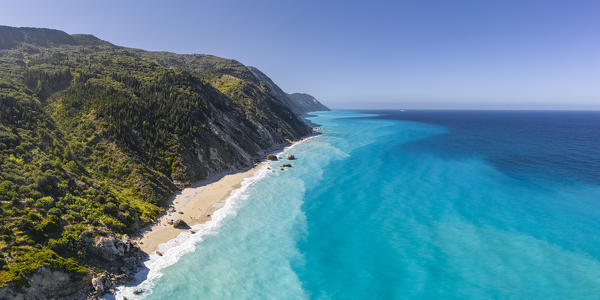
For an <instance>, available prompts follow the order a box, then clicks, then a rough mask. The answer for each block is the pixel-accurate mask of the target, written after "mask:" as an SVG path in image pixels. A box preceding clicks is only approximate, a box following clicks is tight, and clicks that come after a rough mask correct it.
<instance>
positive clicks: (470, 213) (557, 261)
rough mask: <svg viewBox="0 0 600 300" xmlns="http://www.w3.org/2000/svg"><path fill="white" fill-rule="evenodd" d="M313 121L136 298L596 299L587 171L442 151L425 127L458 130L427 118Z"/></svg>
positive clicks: (435, 134)
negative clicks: (285, 161)
mask: <svg viewBox="0 0 600 300" xmlns="http://www.w3.org/2000/svg"><path fill="white" fill-rule="evenodd" d="M311 120H312V121H313V122H315V123H318V124H321V125H322V131H323V135H321V136H318V137H315V138H313V139H311V140H309V141H307V142H305V143H302V144H299V145H297V146H296V147H294V148H293V149H291V150H289V152H291V153H293V154H294V155H295V156H296V157H297V158H298V159H297V160H296V161H294V162H292V163H293V167H292V168H291V169H288V170H286V171H283V172H281V171H279V168H278V166H279V165H280V164H281V162H274V163H272V165H273V170H267V171H268V172H267V173H266V175H264V177H263V178H262V179H261V180H258V181H256V182H255V183H253V184H252V185H250V186H249V187H248V188H247V189H246V190H245V192H244V195H245V196H244V197H239V199H238V200H237V201H235V204H234V205H233V206H232V207H230V208H227V209H229V210H230V211H231V212H235V213H234V214H233V215H230V216H228V217H227V218H225V219H224V220H223V221H222V222H221V223H220V225H219V226H218V228H216V229H215V230H214V231H213V232H212V233H211V234H207V235H206V236H204V240H203V241H202V242H200V243H197V244H196V248H195V251H193V252H189V253H187V254H184V255H182V256H181V257H180V258H179V260H178V262H176V263H175V264H172V265H170V266H167V267H165V268H163V269H161V270H160V272H159V273H160V274H161V276H160V277H152V279H151V280H148V281H146V282H145V283H144V284H142V286H144V289H145V290H144V293H143V294H141V295H140V297H142V298H145V299H168V298H172V299H406V298H417V299H440V298H442V299H481V298H516V299H519V298H520V299H532V298H533V299H540V298H544V299H598V298H600V260H599V259H600V234H599V233H600V186H598V185H597V184H595V183H594V181H593V180H581V181H578V180H571V179H570V178H569V176H568V173H564V172H563V173H560V172H559V173H558V174H561V175H560V176H562V177H548V176H536V175H535V174H536V172H538V173H539V174H548V173H551V172H549V171H548V172H544V168H545V167H540V168H539V169H538V170H534V171H532V170H531V169H530V168H528V169H527V172H517V173H511V172H510V171H508V169H504V167H503V166H500V165H499V164H498V163H495V162H494V161H492V160H491V159H489V157H488V156H491V155H489V154H486V152H481V151H479V152H477V151H475V152H468V151H467V152H465V153H466V154H465V153H462V155H442V153H444V151H446V152H448V151H449V150H450V148H449V147H451V144H450V143H446V142H439V143H438V142H435V143H432V142H431V141H432V139H438V138H444V137H448V136H450V137H452V134H454V132H455V130H454V129H453V128H452V127H445V126H441V125H439V124H437V125H434V124H435V122H431V123H429V124H427V123H423V122H414V121H406V120H395V119H391V118H388V119H386V118H375V117H374V116H372V115H368V114H364V113H360V112H353V111H333V112H322V113H318V114H317V116H315V117H312V118H311ZM584 125H585V124H584ZM499 128H502V126H500V127H499ZM505 130H506V129H504V130H503V131H505ZM459 133H460V132H459ZM460 134H462V135H465V137H466V138H468V137H469V134H470V133H469V132H462V133H460ZM509 136H511V135H509ZM479 138H480V139H481V137H479ZM486 138H489V141H487V143H493V141H494V137H493V136H487V137H486ZM550 140H552V139H550ZM436 141H437V140H436ZM442 141H443V139H442ZM432 145H434V146H432ZM521 146H523V145H522V144H521ZM547 146H548V147H552V145H547ZM432 147H435V148H436V149H435V150H436V151H432ZM444 147H448V148H444ZM503 147H507V145H505V144H503ZM468 148H469V149H470V148H476V147H470V146H469V147H468ZM495 149H502V147H500V146H498V147H495ZM498 151H500V150H498ZM502 151H504V150H502ZM505 152H506V151H505ZM523 153H524V152H523ZM500 154H501V153H500ZM500 154H498V157H500V158H501V157H502V156H501V155H500ZM521 156H523V157H524V156H525V155H524V154H523V155H521ZM592 158H593V157H592ZM515 159H516V158H515ZM506 168H509V167H506ZM594 171H595V170H591V171H590V172H591V173H590V172H588V173H589V174H591V175H590V176H589V178H592V179H594V173H593V172H594ZM581 172H586V171H585V170H582V171H581ZM565 174H567V175H565ZM589 174H588V175H589ZM565 176H566V177H567V178H566V180H565ZM557 178H559V179H561V180H557ZM586 178H587V177H586ZM150 287H151V288H150Z"/></svg>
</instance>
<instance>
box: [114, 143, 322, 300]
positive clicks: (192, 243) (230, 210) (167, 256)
mask: <svg viewBox="0 0 600 300" xmlns="http://www.w3.org/2000/svg"><path fill="white" fill-rule="evenodd" d="M316 136H318V135H313V136H310V137H307V138H305V139H302V140H300V141H298V142H296V143H293V144H292V145H290V146H288V147H286V148H284V149H283V150H282V151H280V152H279V153H277V155H281V154H283V153H285V152H287V151H289V150H290V149H292V148H293V147H295V146H296V145H298V144H300V143H304V142H306V141H308V140H310V139H312V138H314V137H316ZM269 166H270V164H265V165H263V166H262V167H261V168H260V169H259V170H258V171H256V173H254V174H253V175H252V176H251V177H248V178H245V179H244V180H243V181H242V183H241V187H240V188H238V189H235V190H233V191H232V192H231V194H230V195H229V196H228V197H227V198H226V199H225V200H224V201H223V202H222V204H221V205H222V206H221V207H220V208H219V209H217V210H216V211H215V212H214V213H213V214H212V216H211V219H210V220H209V221H207V222H205V223H202V224H196V225H194V226H192V230H194V231H196V233H195V234H191V233H190V232H188V231H185V232H182V233H180V234H179V235H178V236H177V237H176V238H174V239H172V240H170V241H168V242H166V243H163V244H160V245H158V247H157V250H158V251H159V252H160V253H161V254H162V256H159V255H157V254H156V252H153V253H152V254H150V257H149V259H148V260H147V261H146V262H144V266H145V268H144V269H142V270H141V271H140V272H138V273H137V274H136V275H135V282H134V284H132V285H126V286H119V287H117V288H116V289H115V294H114V295H105V296H104V299H107V300H108V299H122V298H123V297H127V299H139V298H143V297H145V296H148V295H149V294H151V291H152V288H153V287H154V284H155V282H156V281H157V279H159V278H160V277H162V275H163V274H162V272H161V271H162V270H163V269H164V268H166V267H168V266H171V265H173V264H175V263H176V262H177V261H179V259H180V258H181V257H182V256H183V255H185V254H187V253H190V252H194V251H195V250H196V246H197V244H198V243H200V242H202V241H203V240H204V238H205V237H206V236H207V235H209V234H216V233H217V229H218V228H219V227H220V226H221V224H222V223H223V220H224V219H225V218H227V217H229V216H234V215H235V214H236V213H237V210H236V209H237V208H238V207H239V203H240V202H241V201H244V200H245V199H247V198H248V195H247V193H246V191H247V190H248V188H249V187H250V186H252V185H253V184H254V183H256V182H257V181H259V180H261V179H262V178H264V177H265V176H266V175H267V174H269V173H270V172H271V171H270V168H269ZM138 289H141V290H142V291H144V292H143V294H140V295H136V294H134V291H135V290H138Z"/></svg>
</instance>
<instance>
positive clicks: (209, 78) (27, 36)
mask: <svg viewBox="0 0 600 300" xmlns="http://www.w3.org/2000/svg"><path fill="white" fill-rule="evenodd" d="M0 45H1V47H0V48H2V49H0V163H1V165H0V201H1V202H0V298H3V297H10V296H7V295H13V294H3V293H5V292H6V293H8V292H7V290H6V289H3V288H1V287H2V286H5V287H9V288H11V291H12V292H14V291H19V290H20V289H24V290H25V291H26V292H27V293H29V292H32V291H33V290H38V291H37V292H38V293H45V292H47V293H52V292H53V291H52V290H45V289H44V288H42V287H39V286H37V285H35V284H33V283H32V280H33V281H35V278H38V279H39V278H43V280H42V281H44V280H50V281H52V280H53V278H63V279H64V278H67V280H66V281H64V280H63V282H62V283H61V284H62V285H60V288H55V289H57V290H61V291H60V292H61V293H62V294H51V295H50V296H53V297H64V296H65V295H68V293H69V292H68V291H70V290H71V289H76V290H77V289H80V288H81V287H84V288H88V289H90V288H91V284H90V278H91V277H92V276H95V274H99V273H101V272H104V271H109V272H110V273H111V274H113V275H114V276H116V275H115V274H117V275H118V274H121V273H123V272H130V271H133V269H135V264H136V263H137V260H138V259H139V258H140V257H138V254H139V253H138V252H136V251H135V249H134V248H135V247H134V246H133V245H131V244H130V243H129V242H128V241H127V239H126V237H123V238H122V235H123V234H125V233H133V232H135V231H136V230H137V229H139V228H140V227H141V226H143V225H144V224H147V223H148V222H151V221H153V220H154V219H155V218H156V216H157V215H158V214H160V213H161V212H162V211H163V208H164V204H165V200H166V199H167V198H168V197H169V196H170V195H171V194H172V193H173V192H174V191H176V190H177V189H178V188H181V187H182V186H184V185H187V184H190V183H191V182H193V181H196V180H199V179H202V178H205V177H206V176H208V175H209V174H212V173H216V172H220V171H224V170H230V169H236V168H242V167H248V166H251V165H252V164H253V163H254V162H255V161H256V160H258V159H260V158H262V157H263V153H262V151H263V150H265V149H269V148H271V147H273V146H276V145H280V144H282V143H287V142H289V141H291V140H296V139H299V138H301V137H303V136H305V135H308V134H310V133H311V129H310V127H308V126H307V125H306V124H305V123H304V122H303V121H302V120H301V119H300V118H299V117H298V115H297V114H295V113H294V111H293V110H292V109H291V108H290V107H289V106H287V105H286V103H283V102H282V101H280V100H279V99H276V98H275V97H274V96H273V95H272V94H271V93H270V92H269V90H268V89H267V88H266V87H265V84H264V83H263V82H261V81H259V80H258V79H257V78H256V77H255V76H254V75H253V74H252V73H251V72H250V71H249V70H248V68H247V67H245V66H243V65H242V64H240V63H238V62H235V61H233V60H227V59H222V58H217V57H214V56H208V55H205V56H194V55H177V54H172V53H155V52H145V51H142V50H136V49H128V48H123V47H117V46H114V45H112V44H110V43H108V42H104V41H101V40H99V39H97V38H95V37H93V36H90V35H68V34H66V33H64V32H61V31H57V30H50V29H35V28H12V27H6V26H2V27H0ZM110 245H112V246H110ZM115 245H117V246H115ZM118 245H121V246H118ZM114 247H116V248H114ZM111 249H127V250H123V251H120V252H118V255H120V256H119V257H116V258H115V256H114V255H113V254H112V252H110V251H112V250H111ZM106 251H109V252H110V253H109V254H107V252H106ZM48 270H50V271H48ZM48 272H50V273H48ZM52 272H62V273H61V274H67V275H64V276H63V275H60V276H58V275H56V274H55V273H52ZM32 274H54V275H52V276H51V278H47V277H43V276H42V275H40V276H42V277H36V276H38V275H34V276H33V277H31V276H32ZM48 276H50V275H48ZM65 276H67V277H65ZM111 276H112V275H111ZM114 276H113V277H114ZM119 276H120V275H119ZM117 277H118V276H117ZM32 278H34V279H32ZM69 281H75V282H76V283H74V284H68V283H69ZM30 284H33V286H36V288H33V287H32V288H26V287H27V286H28V285H30ZM65 289H66V290H65ZM54 292H56V293H59V291H54ZM24 293H25V292H24Z"/></svg>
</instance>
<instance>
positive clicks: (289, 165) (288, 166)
mask: <svg viewBox="0 0 600 300" xmlns="http://www.w3.org/2000/svg"><path fill="white" fill-rule="evenodd" d="M281 167H282V168H291V167H292V164H283V165H281Z"/></svg>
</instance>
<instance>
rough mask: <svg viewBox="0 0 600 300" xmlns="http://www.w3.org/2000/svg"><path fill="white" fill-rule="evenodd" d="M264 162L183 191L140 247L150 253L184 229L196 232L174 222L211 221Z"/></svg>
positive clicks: (143, 236) (148, 230)
mask: <svg viewBox="0 0 600 300" xmlns="http://www.w3.org/2000/svg"><path fill="white" fill-rule="evenodd" d="M264 165H266V162H261V163H259V164H257V165H255V166H254V167H252V168H250V169H246V170H244V169H242V170H236V171H230V172H226V173H221V174H215V175H213V176H210V177H209V178H207V179H204V180H201V181H198V182H196V183H195V184H193V185H192V186H189V187H187V188H185V189H183V190H181V191H180V192H179V193H177V194H176V195H174V197H173V198H172V200H171V205H170V206H169V207H170V209H169V211H167V213H166V214H164V215H163V216H161V217H160V218H159V219H158V220H157V222H156V223H154V224H153V225H151V226H150V228H146V230H145V231H143V232H142V234H141V236H140V237H138V238H137V239H136V241H137V243H138V246H139V248H140V249H141V250H142V251H143V252H145V253H146V254H148V255H150V254H152V253H154V252H155V251H157V248H158V246H159V245H161V244H164V243H166V242H168V241H170V240H172V239H175V238H176V237H177V236H179V234H181V233H182V232H186V231H187V232H190V233H192V232H194V231H193V230H192V229H191V228H176V227H174V226H173V225H172V224H173V223H172V222H174V221H175V220H178V219H179V220H183V221H184V222H185V223H186V224H187V225H188V227H192V226H194V225H198V224H203V223H205V222H207V221H209V220H210V219H211V215H212V214H213V213H214V212H215V211H216V210H217V209H219V208H221V207H222V206H223V201H225V200H226V199H227V197H229V195H231V193H232V192H233V191H234V190H237V189H239V188H241V187H242V182H243V181H244V179H246V178H249V177H252V176H253V175H254V174H255V173H256V172H258V171H259V170H260V169H261V167H263V166H264ZM159 253H160V251H159Z"/></svg>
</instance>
